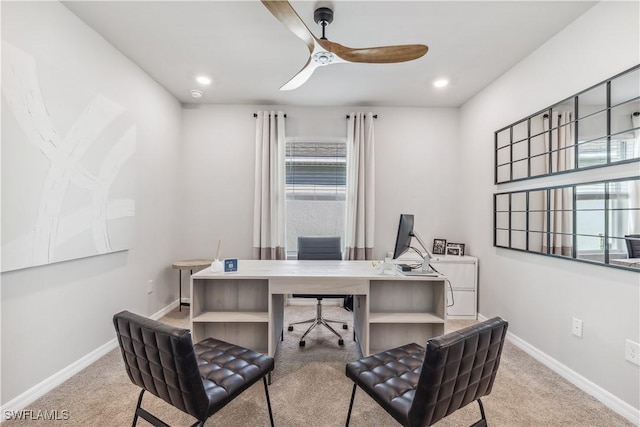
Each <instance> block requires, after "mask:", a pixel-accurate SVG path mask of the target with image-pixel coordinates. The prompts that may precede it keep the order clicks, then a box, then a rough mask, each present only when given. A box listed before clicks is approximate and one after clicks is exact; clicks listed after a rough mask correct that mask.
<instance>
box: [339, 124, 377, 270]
mask: <svg viewBox="0 0 640 427" xmlns="http://www.w3.org/2000/svg"><path fill="white" fill-rule="evenodd" d="M373 147H374V139H373V114H372V113H351V114H350V115H349V119H348V120H347V200H346V209H347V212H346V215H347V216H346V230H345V242H344V245H345V250H344V259H348V260H358V259H359V260H363V259H372V257H373V245H374V242H373V239H374V221H375V218H374V212H375V173H374V163H375V161H374V149H373Z"/></svg>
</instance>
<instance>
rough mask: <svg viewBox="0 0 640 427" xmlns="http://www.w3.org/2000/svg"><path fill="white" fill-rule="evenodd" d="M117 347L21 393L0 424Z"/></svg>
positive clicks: (115, 342) (2, 410) (107, 346)
mask: <svg viewBox="0 0 640 427" xmlns="http://www.w3.org/2000/svg"><path fill="white" fill-rule="evenodd" d="M176 307H178V300H176V301H174V302H172V303H171V304H169V305H168V306H166V307H164V308H163V309H161V310H160V311H158V312H156V313H154V314H152V315H151V316H149V317H150V318H152V319H155V320H158V319H160V318H161V317H163V316H164V315H166V314H167V313H169V312H171V311H172V310H173V309H174V308H176ZM117 347H118V340H117V339H116V338H113V339H111V340H109V341H107V342H106V343H104V344H103V345H101V346H100V347H98V348H97V349H95V350H93V351H92V352H90V353H89V354H87V355H85V356H83V357H81V358H80V359H78V360H76V361H75V362H73V363H72V364H71V365H69V366H67V367H66V368H64V369H62V370H60V371H58V372H56V373H55V374H53V375H51V376H50V377H49V378H46V379H45V380H44V381H41V382H39V383H38V384H36V385H35V386H33V387H31V388H30V389H28V390H27V391H25V392H24V393H21V394H20V395H18V396H17V397H15V398H13V399H11V400H10V401H9V402H7V403H6V404H4V405H2V407H1V408H0V414H2V416H0V423H2V422H3V421H5V420H6V417H5V414H14V413H16V412H18V411H20V410H22V409H24V408H26V407H27V406H29V404H31V403H32V402H34V401H35V400H37V399H39V398H40V397H42V396H44V395H45V394H47V393H48V392H50V391H51V390H53V389H54V388H56V387H58V386H59V385H60V384H62V383H63V382H65V381H67V380H68V379H69V378H71V377H72V376H74V375H75V374H77V373H78V372H80V371H82V370H83V369H85V368H86V367H88V366H89V365H91V364H92V363H94V362H96V361H97V360H98V359H100V358H101V357H104V356H106V355H107V353H109V352H110V351H111V350H113V349H115V348H117Z"/></svg>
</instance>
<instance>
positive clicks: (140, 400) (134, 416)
mask: <svg viewBox="0 0 640 427" xmlns="http://www.w3.org/2000/svg"><path fill="white" fill-rule="evenodd" d="M144 391H145V390H144V389H142V390H141V391H140V394H139V395H138V404H137V405H136V410H135V413H134V414H133V423H132V424H131V427H135V426H136V424H138V409H140V405H141V404H142V396H143V395H144Z"/></svg>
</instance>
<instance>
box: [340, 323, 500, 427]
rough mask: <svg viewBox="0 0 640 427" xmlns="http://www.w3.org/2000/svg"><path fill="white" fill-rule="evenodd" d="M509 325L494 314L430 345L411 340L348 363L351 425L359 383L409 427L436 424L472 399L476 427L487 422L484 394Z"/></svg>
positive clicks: (488, 389)
mask: <svg viewBox="0 0 640 427" xmlns="http://www.w3.org/2000/svg"><path fill="white" fill-rule="evenodd" d="M507 327H508V323H507V322H506V321H504V320H502V319H501V318H499V317H494V318H493V319H490V320H487V321H485V322H482V323H478V324H476V325H473V326H469V327H467V328H464V329H461V330H459V331H455V332H450V333H448V334H446V335H442V336H439V337H437V338H433V339H430V340H429V342H428V343H427V348H426V350H425V348H424V347H422V346H419V345H418V344H407V345H404V346H402V347H398V348H394V349H393V350H388V351H384V352H382V353H378V354H374V355H372V356H369V357H365V358H362V359H360V360H357V361H355V362H350V363H348V364H347V369H346V375H347V376H348V377H349V378H350V379H351V380H353V382H354V384H353V392H352V393H351V403H350V404H349V412H348V414H347V424H346V425H347V427H348V426H349V420H350V419H351V409H352V408H353V400H354V398H355V394H356V388H357V386H360V388H361V389H362V390H364V391H365V392H366V393H367V394H368V395H369V396H371V397H372V398H373V400H375V401H376V402H377V403H378V404H379V405H380V406H381V407H382V408H383V409H384V410H385V411H387V412H388V413H389V414H390V415H391V416H392V417H393V418H395V420H396V421H398V422H399V423H400V424H402V425H403V426H405V427H418V426H419V427H425V426H430V425H433V424H435V423H436V422H438V421H440V420H441V419H442V418H444V417H446V416H448V415H450V414H451V413H453V412H455V411H457V410H458V409H460V408H462V407H463V406H466V405H467V404H469V403H471V402H473V401H474V400H477V401H478V405H479V406H480V415H481V418H480V420H478V421H477V422H476V423H474V424H473V425H472V427H481V426H485V427H486V425H487V420H486V418H485V415H484V408H483V406H482V401H481V400H480V398H481V397H482V396H486V395H488V394H489V393H491V389H492V387H493V382H494V380H495V378H496V373H497V371H498V366H499V365H500V355H501V353H502V347H503V345H504V339H505V336H506V334H507Z"/></svg>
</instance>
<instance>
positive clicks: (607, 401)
mask: <svg viewBox="0 0 640 427" xmlns="http://www.w3.org/2000/svg"><path fill="white" fill-rule="evenodd" d="M478 320H480V321H484V320H487V318H486V317H485V316H483V315H481V314H479V313H478ZM507 340H508V341H509V342H511V343H512V344H513V345H515V346H516V347H518V348H519V349H521V350H522V351H524V352H525V353H527V354H528V355H529V356H531V357H533V358H534V359H536V360H537V361H538V362H540V363H542V364H543V365H545V366H546V367H547V368H549V369H551V370H552V371H553V372H555V373H557V374H558V375H560V376H561V377H562V378H564V379H565V380H567V381H569V382H570V383H571V384H573V385H575V386H576V387H578V388H579V389H580V390H582V391H584V392H585V393H588V394H590V395H591V396H593V397H595V398H596V399H598V400H599V401H600V402H602V403H603V404H604V405H605V406H606V407H608V408H609V409H611V410H612V411H614V412H616V413H617V414H619V415H621V416H622V417H624V418H626V419H627V420H629V422H631V423H633V424H634V425H640V410H638V409H636V408H634V407H633V406H631V405H629V404H628V403H627V402H625V401H624V400H622V399H620V398H619V397H617V396H615V395H613V394H612V393H610V392H608V391H607V390H605V389H604V388H602V387H600V386H599V385H597V384H596V383H594V382H592V381H590V380H588V379H587V378H585V377H583V376H582V375H580V374H578V373H577V372H575V371H574V370H572V369H571V368H569V367H568V366H566V365H564V364H562V363H560V362H558V361H557V360H556V359H554V358H553V357H551V356H549V355H548V354H546V353H544V352H542V351H540V350H539V349H538V348H536V347H534V346H532V345H531V344H529V343H528V342H526V341H525V340H523V339H522V338H520V337H518V336H517V335H514V334H512V333H511V332H509V331H507Z"/></svg>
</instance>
